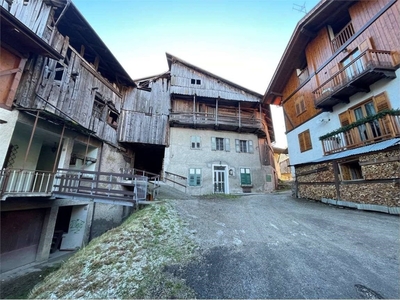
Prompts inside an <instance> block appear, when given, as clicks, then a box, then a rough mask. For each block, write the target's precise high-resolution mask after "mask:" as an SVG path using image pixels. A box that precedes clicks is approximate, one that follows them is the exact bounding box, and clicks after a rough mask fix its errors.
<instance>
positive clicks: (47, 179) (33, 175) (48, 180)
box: [0, 169, 54, 200]
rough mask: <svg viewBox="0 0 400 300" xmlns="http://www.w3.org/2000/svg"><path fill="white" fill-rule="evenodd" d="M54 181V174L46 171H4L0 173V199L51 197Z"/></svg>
mask: <svg viewBox="0 0 400 300" xmlns="http://www.w3.org/2000/svg"><path fill="white" fill-rule="evenodd" d="M53 181H54V173H52V172H46V171H35V170H24V169H3V170H1V173H0V198H1V199H2V200H4V199H5V198H7V197H9V196H10V195H13V196H14V197H16V196H29V195H33V194H34V195H41V196H50V194H51V191H52V188H53Z"/></svg>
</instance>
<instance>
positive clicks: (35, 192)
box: [0, 169, 160, 206]
mask: <svg viewBox="0 0 400 300" xmlns="http://www.w3.org/2000/svg"><path fill="white" fill-rule="evenodd" d="M159 177H160V176H159V175H157V174H153V173H149V172H146V171H141V170H136V169H121V172H120V173H110V172H96V171H85V170H76V169H58V170H57V172H56V173H53V172H46V171H31V170H23V169H4V170H2V171H1V173H0V199H1V200H6V199H7V198H10V197H49V198H50V197H52V198H55V197H56V198H69V199H77V200H84V199H91V200H93V201H95V202H103V203H113V204H120V205H125V206H134V205H135V204H136V203H139V204H145V203H146V200H147V199H148V198H150V199H154V194H155V192H156V189H157V188H159V187H160V185H159Z"/></svg>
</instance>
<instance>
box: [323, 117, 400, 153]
mask: <svg viewBox="0 0 400 300" xmlns="http://www.w3.org/2000/svg"><path fill="white" fill-rule="evenodd" d="M397 136H400V115H389V114H387V115H384V116H381V117H379V118H376V119H375V118H371V119H369V120H368V121H365V122H361V123H360V124H357V126H354V127H352V128H349V129H347V130H343V131H342V130H338V131H337V133H334V134H330V135H329V136H326V137H324V138H321V142H322V147H323V150H324V154H325V155H327V154H331V153H335V152H340V151H344V150H347V149H351V148H357V147H360V146H363V145H365V144H369V143H374V142H378V141H383V140H387V139H391V138H393V137H397Z"/></svg>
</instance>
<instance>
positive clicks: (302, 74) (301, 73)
mask: <svg viewBox="0 0 400 300" xmlns="http://www.w3.org/2000/svg"><path fill="white" fill-rule="evenodd" d="M308 77H310V74H309V72H308V67H307V66H306V67H305V68H304V69H297V78H299V85H301V84H302V83H303V82H304V81H306V80H307V79H308Z"/></svg>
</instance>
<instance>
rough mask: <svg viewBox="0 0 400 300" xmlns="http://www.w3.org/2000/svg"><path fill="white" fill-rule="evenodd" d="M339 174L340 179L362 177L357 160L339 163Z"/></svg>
mask: <svg viewBox="0 0 400 300" xmlns="http://www.w3.org/2000/svg"><path fill="white" fill-rule="evenodd" d="M339 171H340V175H341V177H342V180H358V179H363V176H362V171H361V166H360V164H359V163H358V161H349V162H345V163H342V164H340V168H339Z"/></svg>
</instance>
